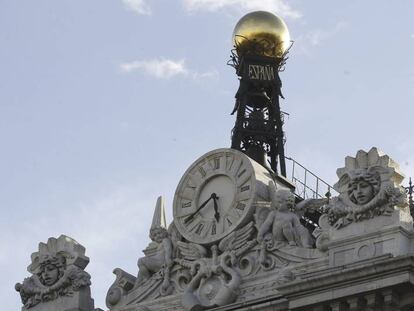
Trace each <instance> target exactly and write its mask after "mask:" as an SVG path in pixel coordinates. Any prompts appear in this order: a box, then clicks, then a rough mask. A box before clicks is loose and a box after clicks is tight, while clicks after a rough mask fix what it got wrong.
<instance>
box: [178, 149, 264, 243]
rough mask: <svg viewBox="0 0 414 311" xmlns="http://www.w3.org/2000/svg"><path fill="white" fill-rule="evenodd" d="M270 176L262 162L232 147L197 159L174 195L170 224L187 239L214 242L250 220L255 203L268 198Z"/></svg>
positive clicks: (198, 241)
mask: <svg viewBox="0 0 414 311" xmlns="http://www.w3.org/2000/svg"><path fill="white" fill-rule="evenodd" d="M271 180H272V178H271V176H270V174H269V172H268V171H267V169H266V168H264V167H263V166H262V165H260V164H258V163H257V162H255V161H254V160H252V159H250V158H249V157H248V156H247V155H245V154H244V153H242V152H240V151H238V150H235V149H228V148H223V149H217V150H213V151H210V152H208V153H207V154H205V155H203V156H201V157H200V158H199V159H197V160H196V161H195V162H194V163H193V164H192V165H191V166H190V167H189V168H188V169H187V171H186V172H185V173H184V175H183V177H182V178H181V180H180V182H179V184H178V186H177V190H176V192H175V195H174V203H173V215H174V223H175V226H176V228H177V229H178V231H179V232H180V234H181V235H182V236H183V237H184V238H185V239H187V240H188V241H190V242H193V243H198V244H212V243H215V242H217V241H219V240H221V239H222V238H224V237H225V236H226V235H228V234H229V233H231V232H232V231H233V230H235V229H237V228H239V227H241V226H242V225H244V224H246V223H248V222H249V221H251V220H252V217H253V216H252V215H253V213H254V209H255V206H256V203H257V202H259V201H268V190H267V186H268V183H269V181H271Z"/></svg>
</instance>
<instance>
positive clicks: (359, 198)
mask: <svg viewBox="0 0 414 311" xmlns="http://www.w3.org/2000/svg"><path fill="white" fill-rule="evenodd" d="M374 195H375V193H374V187H373V186H372V185H371V184H370V183H368V182H367V181H365V180H360V181H358V182H355V183H353V185H352V192H351V193H350V196H351V198H354V199H355V201H356V202H355V203H357V204H358V205H364V204H367V203H368V202H369V201H371V200H372V199H373V198H374Z"/></svg>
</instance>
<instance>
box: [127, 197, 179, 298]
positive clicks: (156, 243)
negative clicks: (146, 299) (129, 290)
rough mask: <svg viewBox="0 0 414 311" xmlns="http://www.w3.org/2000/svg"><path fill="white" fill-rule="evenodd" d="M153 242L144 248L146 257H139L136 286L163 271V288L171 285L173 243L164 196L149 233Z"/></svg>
mask: <svg viewBox="0 0 414 311" xmlns="http://www.w3.org/2000/svg"><path fill="white" fill-rule="evenodd" d="M149 237H150V239H151V241H152V243H150V245H149V246H148V247H147V249H146V250H144V253H145V257H142V258H139V259H138V268H139V271H138V277H137V280H136V283H135V287H139V286H140V285H142V284H143V283H145V281H147V280H148V279H150V278H151V276H152V275H154V274H155V273H158V272H159V271H162V272H163V278H164V280H163V285H162V287H163V289H164V290H167V288H168V287H169V285H170V283H169V273H170V268H171V267H172V265H173V263H174V261H173V244H172V242H171V239H170V236H169V233H168V231H167V228H166V220H165V209H164V202H163V198H162V197H159V198H158V200H157V205H156V207H155V212H154V217H153V221H152V226H151V229H150V235H149Z"/></svg>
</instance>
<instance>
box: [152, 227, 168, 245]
mask: <svg viewBox="0 0 414 311" xmlns="http://www.w3.org/2000/svg"><path fill="white" fill-rule="evenodd" d="M167 236H168V232H167V230H166V229H164V228H153V229H151V232H150V238H151V240H153V241H154V242H157V243H162V240H164V239H165V238H166V237H167Z"/></svg>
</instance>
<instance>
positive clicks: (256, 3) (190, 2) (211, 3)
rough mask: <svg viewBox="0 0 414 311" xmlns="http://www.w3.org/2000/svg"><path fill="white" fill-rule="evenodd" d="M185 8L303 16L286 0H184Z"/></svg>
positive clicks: (292, 16) (189, 9)
mask: <svg viewBox="0 0 414 311" xmlns="http://www.w3.org/2000/svg"><path fill="white" fill-rule="evenodd" d="M184 6H185V8H186V9H187V10H188V11H190V12H192V11H203V10H205V11H210V12H215V11H218V10H222V9H228V8H229V9H238V10H242V11H252V10H265V11H271V12H275V13H276V14H277V15H280V16H282V17H289V18H293V19H295V18H300V17H301V16H302V14H301V13H300V12H299V11H296V10H294V9H292V8H291V6H290V5H288V4H287V3H286V2H285V1H284V0H184Z"/></svg>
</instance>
